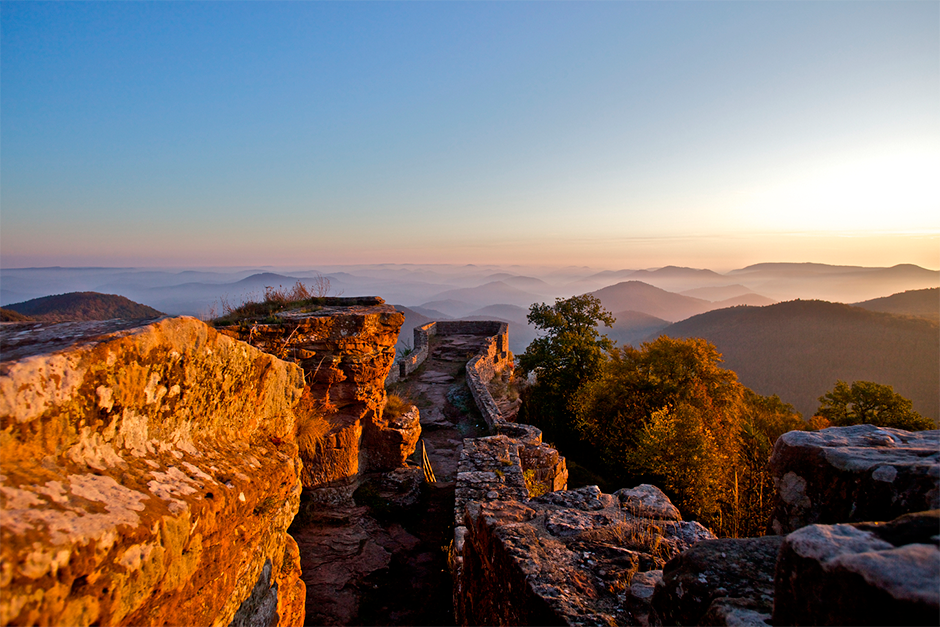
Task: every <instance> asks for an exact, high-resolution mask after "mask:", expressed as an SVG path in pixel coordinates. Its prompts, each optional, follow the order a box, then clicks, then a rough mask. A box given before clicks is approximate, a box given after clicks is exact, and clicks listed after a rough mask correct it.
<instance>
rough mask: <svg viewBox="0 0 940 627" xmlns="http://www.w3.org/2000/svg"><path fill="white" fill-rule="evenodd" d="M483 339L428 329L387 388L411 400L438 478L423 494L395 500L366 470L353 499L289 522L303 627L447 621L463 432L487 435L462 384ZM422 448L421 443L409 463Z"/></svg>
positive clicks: (451, 620) (450, 606) (450, 622)
mask: <svg viewBox="0 0 940 627" xmlns="http://www.w3.org/2000/svg"><path fill="white" fill-rule="evenodd" d="M484 341H485V338H483V337H481V336H473V335H454V336H445V337H437V336H433V337H432V338H431V343H430V355H429V357H428V359H427V360H426V361H425V363H424V364H423V365H422V366H421V367H420V368H419V369H418V370H417V371H415V372H414V373H412V374H411V375H410V376H409V377H408V378H407V379H406V380H404V381H402V382H399V383H398V384H396V385H395V386H394V387H393V388H392V389H390V390H389V391H390V393H395V394H398V395H399V396H401V397H402V398H404V399H406V400H408V401H411V402H412V403H414V404H415V405H417V406H418V409H419V411H420V413H421V426H422V439H423V441H424V444H425V448H426V450H427V454H428V458H429V459H430V461H431V465H432V467H433V469H434V473H435V476H436V478H437V482H436V483H433V484H424V485H423V488H422V489H421V490H420V497H419V498H416V499H415V502H413V503H409V504H408V505H407V506H406V507H401V506H400V504H397V505H396V506H393V504H390V503H388V502H387V501H384V500H383V498H382V496H381V493H380V491H379V492H377V491H376V490H375V489H374V488H373V487H372V486H375V485H381V479H382V477H381V476H378V475H376V476H373V477H364V478H363V479H364V481H363V488H360V490H359V491H357V493H356V500H357V503H356V504H355V505H354V506H336V507H332V508H321V509H320V510H318V511H316V512H315V513H314V514H312V515H307V516H304V517H299V518H298V520H297V521H296V522H295V524H294V526H293V527H292V528H291V533H292V535H293V536H294V538H295V539H296V540H297V544H298V546H299V547H300V557H301V568H302V570H303V575H302V578H303V580H304V582H305V583H306V584H307V616H306V624H307V625H348V624H358V625H453V624H454V616H453V600H452V584H451V578H450V572H449V570H448V567H447V550H448V547H449V546H450V544H451V541H452V540H453V537H454V535H453V530H454V520H453V519H454V487H455V481H456V476H457V464H458V462H459V460H460V453H461V450H462V448H463V439H464V438H467V437H479V436H481V435H486V425H485V424H484V422H483V419H482V417H481V416H480V414H479V412H478V411H477V408H476V405H475V404H474V402H473V397H472V396H471V395H470V390H469V389H468V388H467V384H466V374H465V373H466V362H467V360H468V359H470V358H471V357H473V355H475V354H476V353H477V352H479V350H480V348H481V347H482V345H483V342H484ZM420 455H421V448H420V444H419V446H418V450H417V451H416V455H415V456H414V457H413V458H412V461H413V463H414V465H418V464H419V463H420V460H421V456H420ZM412 474H413V475H414V474H415V473H412ZM416 494H417V492H416Z"/></svg>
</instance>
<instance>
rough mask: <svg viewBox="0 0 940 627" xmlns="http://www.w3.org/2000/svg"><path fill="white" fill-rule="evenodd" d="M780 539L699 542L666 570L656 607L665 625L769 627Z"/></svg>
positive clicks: (769, 537) (770, 537)
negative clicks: (752, 626)
mask: <svg viewBox="0 0 940 627" xmlns="http://www.w3.org/2000/svg"><path fill="white" fill-rule="evenodd" d="M782 543H783V538H782V537H781V536H765V537H763V538H741V539H731V538H725V539H721V540H707V541H705V542H700V543H699V544H697V545H695V546H694V547H692V548H691V549H689V550H688V551H685V552H684V553H681V554H680V555H678V556H677V557H675V558H674V559H672V560H670V561H669V562H668V563H667V564H666V566H665V568H664V569H663V577H662V582H661V583H660V584H659V586H657V588H656V592H655V594H654V597H653V605H654V607H655V608H656V610H657V613H658V616H659V618H660V620H662V623H663V624H664V625H731V624H735V623H739V624H758V625H760V624H766V623H763V621H765V620H766V619H769V618H770V616H771V614H772V612H773V607H774V573H775V569H776V564H777V553H778V552H779V550H780V545H781V544H782Z"/></svg>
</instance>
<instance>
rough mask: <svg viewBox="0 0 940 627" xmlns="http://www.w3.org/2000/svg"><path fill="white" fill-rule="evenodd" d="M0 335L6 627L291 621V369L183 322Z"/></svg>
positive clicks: (294, 619)
mask: <svg viewBox="0 0 940 627" xmlns="http://www.w3.org/2000/svg"><path fill="white" fill-rule="evenodd" d="M2 334H3V335H2V340H3V345H4V355H3V358H4V361H3V363H2V364H0V460H2V463H0V468H2V473H0V510H2V515H0V526H2V542H0V586H2V589H3V595H2V597H0V624H3V625H38V624H56V625H91V624H108V625H166V624H176V625H194V624H200V625H228V624H256V625H274V624H282V625H299V624H302V621H303V615H304V585H303V583H302V582H301V581H300V580H299V574H300V569H299V555H298V552H297V545H296V543H295V542H294V540H293V539H292V538H291V537H290V536H289V535H288V534H287V531H286V530H287V527H288V525H289V524H290V522H291V520H292V519H293V518H294V515H295V514H296V512H297V509H298V503H299V497H300V489H301V484H300V463H299V460H298V457H297V444H296V439H295V415H294V411H293V408H294V407H295V405H296V404H297V402H298V400H299V398H300V395H301V390H302V389H303V373H302V371H301V369H300V368H298V367H297V366H295V365H293V364H289V363H286V362H284V361H282V360H280V359H277V358H275V357H273V356H271V355H268V354H266V353H264V352H262V351H259V350H257V349H255V348H252V347H251V346H248V345H247V344H245V343H242V342H237V341H235V340H233V339H231V338H228V337H224V336H222V335H220V334H218V333H216V332H215V331H214V330H212V329H211V328H209V327H207V326H206V325H205V324H203V323H202V322H200V321H198V320H195V319H193V318H185V317H183V318H175V319H163V320H159V321H156V322H153V323H149V324H141V323H88V324H87V326H83V325H82V324H75V323H72V324H68V325H66V326H65V327H64V328H62V329H60V328H59V325H49V326H42V325H39V326H34V325H14V326H9V325H4V327H3V329H2ZM7 346H14V347H15V348H16V350H15V351H12V354H11V352H8V351H7V349H6V347H7ZM11 358H13V359H11Z"/></svg>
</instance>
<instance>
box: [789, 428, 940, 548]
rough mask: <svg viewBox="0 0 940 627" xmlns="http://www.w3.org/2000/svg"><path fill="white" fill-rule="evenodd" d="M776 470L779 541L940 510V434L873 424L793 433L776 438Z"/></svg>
mask: <svg viewBox="0 0 940 627" xmlns="http://www.w3.org/2000/svg"><path fill="white" fill-rule="evenodd" d="M770 469H771V472H772V473H773V478H774V484H775V486H776V488H777V492H776V500H775V507H774V512H773V517H772V520H771V526H772V531H773V532H774V533H777V534H786V533H789V532H791V531H795V530H797V529H799V528H800V527H804V526H806V525H811V524H815V523H824V524H834V523H845V522H862V521H878V520H891V519H893V518H896V517H897V516H900V515H902V514H905V513H909V512H917V511H923V510H929V509H937V508H940V431H920V432H910V431H903V430H901V429H889V428H884V427H875V426H872V425H857V426H854V427H833V428H829V429H823V430H822V431H791V432H789V433H785V434H783V435H782V436H781V437H780V438H778V439H777V442H776V444H775V445H774V451H773V455H772V456H771V458H770Z"/></svg>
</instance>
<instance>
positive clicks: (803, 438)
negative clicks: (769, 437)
mask: <svg viewBox="0 0 940 627" xmlns="http://www.w3.org/2000/svg"><path fill="white" fill-rule="evenodd" d="M937 436H938V432H936V431H931V432H921V433H910V432H906V431H901V430H898V429H884V428H877V427H873V426H871V425H860V426H856V427H841V428H830V429H825V430H823V431H820V432H815V433H807V432H802V431H796V432H791V433H787V434H784V435H783V436H781V437H780V439H779V440H778V441H777V444H776V446H775V448H774V453H773V457H772V459H771V468H772V469H773V472H774V477H775V482H776V485H777V490H778V494H777V508H776V510H775V519H774V524H773V527H774V529H777V530H789V528H795V529H796V530H795V531H792V532H791V533H789V535H786V536H782V535H779V536H766V537H763V538H747V539H741V540H731V539H726V540H717V541H713V542H703V543H701V544H699V545H697V546H696V547H694V548H693V549H691V550H689V551H687V552H686V553H683V554H682V555H680V556H678V557H677V558H675V559H673V560H671V561H670V562H669V563H668V564H666V567H665V568H664V570H663V578H662V582H661V583H659V584H658V585H657V588H656V592H655V595H654V606H655V607H656V609H657V610H658V616H659V618H661V619H662V621H663V624H675V625H754V626H755V627H762V626H763V625H766V624H773V625H806V624H813V625H919V624H931V625H935V624H936V623H937V617H938V616H940V550H938V543H940V512H938V511H936V510H935V511H931V512H921V513H905V510H906V509H912V510H915V511H916V510H918V509H924V507H925V506H929V505H931V504H933V503H934V502H935V500H936V498H937V479H938V477H940V464H938V456H940V450H938V442H937ZM899 514H903V515H902V516H901V517H900V518H897V519H896V520H893V521H891V522H878V521H884V520H885V518H888V517H890V516H896V515H899ZM864 518H869V519H870V520H873V521H876V522H857V521H859V520H860V519H864ZM816 520H826V521H829V522H833V523H848V524H826V525H822V524H809V523H810V522H812V521H816Z"/></svg>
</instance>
